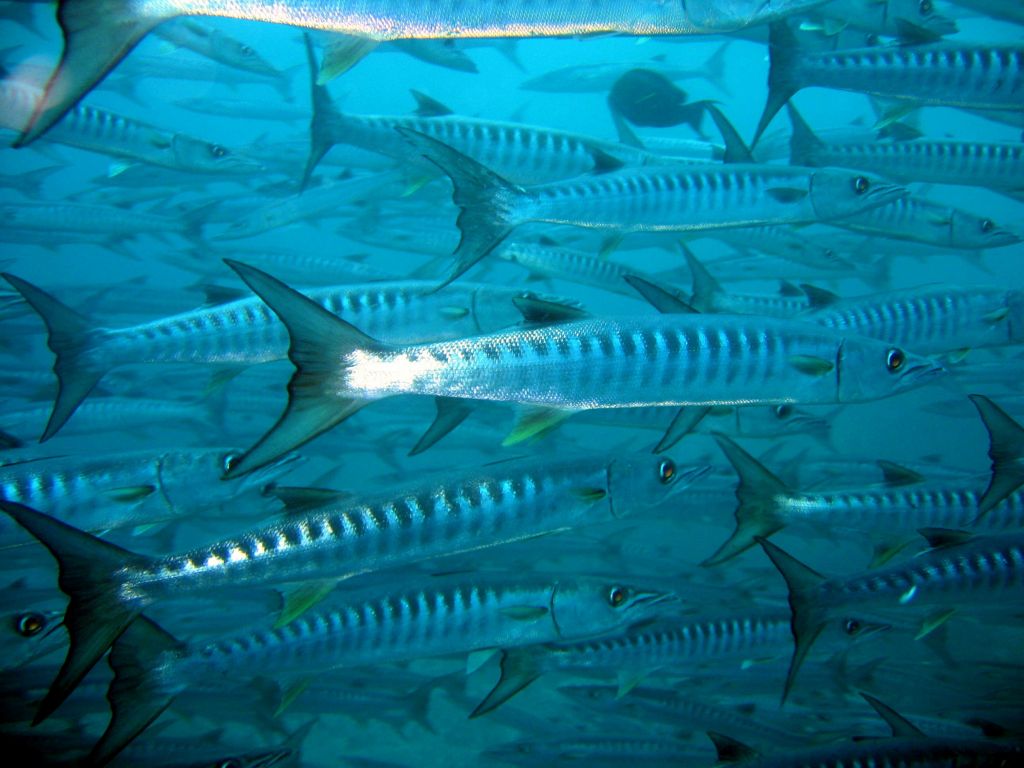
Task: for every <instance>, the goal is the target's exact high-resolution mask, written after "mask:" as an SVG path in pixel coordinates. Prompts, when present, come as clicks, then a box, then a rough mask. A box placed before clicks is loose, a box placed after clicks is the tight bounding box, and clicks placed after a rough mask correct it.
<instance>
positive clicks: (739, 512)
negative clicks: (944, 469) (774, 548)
mask: <svg viewBox="0 0 1024 768" xmlns="http://www.w3.org/2000/svg"><path fill="white" fill-rule="evenodd" d="M715 440H716V441H717V442H718V445H719V447H720V448H721V449H722V452H723V453H724V454H725V456H726V458H728V459H729V462H730V463H731V464H732V466H733V468H734V469H735V470H736V474H737V475H739V479H740V481H739V485H738V486H737V488H736V500H737V506H736V512H735V515H736V528H735V530H734V531H733V533H732V535H731V536H730V537H729V539H728V540H727V541H726V542H725V543H724V544H722V546H720V547H719V548H718V550H717V551H716V552H715V553H714V554H713V555H712V556H711V557H709V558H708V559H707V560H705V561H704V565H709V566H710V565H720V564H721V563H724V562H726V561H727V560H731V559H732V558H734V557H736V556H737V555H739V554H741V553H742V552H745V551H746V550H748V549H750V548H751V547H753V546H754V544H755V540H756V539H757V538H758V537H761V538H768V537H769V536H772V535H773V534H775V533H777V532H778V531H781V530H782V529H783V528H787V527H789V526H791V525H796V526H804V527H810V528H812V529H816V530H818V531H822V532H832V531H856V532H858V533H860V534H863V535H866V536H871V537H873V538H876V539H878V537H879V534H881V535H882V536H885V537H886V538H887V540H882V541H881V542H880V547H879V549H877V550H876V555H875V562H874V564H876V565H877V564H879V563H880V562H884V561H885V560H886V559H888V558H891V557H892V556H893V555H895V554H896V553H897V552H899V550H900V549H902V548H903V546H905V544H906V542H905V541H901V540H900V538H899V537H900V536H901V534H902V535H904V536H905V535H906V534H908V533H913V532H914V531H916V530H918V529H920V528H933V527H934V528H961V527H968V526H970V527H977V528H979V529H980V530H982V531H1001V530H1014V529H1017V528H1024V494H1022V493H1020V492H1013V493H1011V494H1009V495H1008V496H1007V497H1006V498H1004V499H1002V500H1001V501H1000V502H999V503H998V504H997V505H995V506H994V508H992V509H991V510H990V511H989V510H986V513H985V514H982V511H981V510H982V507H981V500H982V498H983V497H984V495H985V494H984V492H983V489H982V488H980V487H976V488H971V487H967V483H968V482H969V481H961V482H958V483H956V484H954V485H950V484H943V485H935V484H913V485H910V486H908V487H882V488H877V487H876V488H864V489H851V490H836V491H825V492H814V493H812V492H804V491H798V490H795V489H792V488H790V487H788V486H787V485H786V483H784V482H782V481H781V480H780V479H779V478H778V477H776V476H775V475H774V474H772V473H771V472H770V471H769V470H768V469H767V468H766V467H765V466H764V465H763V464H761V463H760V462H759V461H758V460H757V459H755V458H754V457H753V456H751V455H750V454H749V453H747V452H746V451H744V450H743V449H742V448H740V447H739V446H738V445H736V443H734V442H733V441H732V440H730V439H729V438H728V437H726V436H725V435H722V434H716V435H715Z"/></svg>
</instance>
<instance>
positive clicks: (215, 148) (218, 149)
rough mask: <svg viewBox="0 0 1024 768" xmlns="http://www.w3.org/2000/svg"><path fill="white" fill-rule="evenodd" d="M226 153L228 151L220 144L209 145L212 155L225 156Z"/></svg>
mask: <svg viewBox="0 0 1024 768" xmlns="http://www.w3.org/2000/svg"><path fill="white" fill-rule="evenodd" d="M227 153H228V151H227V150H226V149H224V147H222V146H221V145H220V144H211V145H210V154H211V155H213V156H214V157H225V156H226V155H227Z"/></svg>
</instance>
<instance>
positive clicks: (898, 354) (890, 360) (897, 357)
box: [885, 347, 907, 373]
mask: <svg viewBox="0 0 1024 768" xmlns="http://www.w3.org/2000/svg"><path fill="white" fill-rule="evenodd" d="M906 361H907V356H906V355H905V354H903V350H902V349H897V348H896V347H893V348H892V349H890V350H889V351H888V352H886V353H885V367H886V368H887V369H888V370H889V373H896V372H897V371H899V370H900V369H901V368H902V367H903V364H904V363H905V362H906Z"/></svg>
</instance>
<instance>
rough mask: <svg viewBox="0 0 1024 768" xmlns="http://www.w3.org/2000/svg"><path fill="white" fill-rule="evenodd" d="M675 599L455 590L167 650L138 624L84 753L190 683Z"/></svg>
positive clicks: (578, 581)
mask: <svg viewBox="0 0 1024 768" xmlns="http://www.w3.org/2000/svg"><path fill="white" fill-rule="evenodd" d="M672 597H673V596H672V595H671V594H669V593H666V592H655V591H650V590H642V589H638V588H635V587H631V586H628V585H620V584H616V583H609V582H606V581H598V580H588V579H585V578H565V579H557V580H552V579H551V578H547V579H544V578H541V577H534V578H533V579H527V580H522V581H516V580H505V581H498V580H492V581H490V582H489V581H486V580H483V581H477V582H461V583H460V582H457V583H456V584H454V585H451V586H445V585H441V586H433V585H431V586H427V587H425V588H422V589H418V590H412V591H409V592H405V593H395V594H388V595H385V596H382V597H378V598H373V599H370V600H368V601H361V602H354V603H350V604H348V605H345V606H343V607H340V608H338V609H335V610H331V611H329V612H326V613H321V614H316V615H307V616H305V617H303V618H300V619H298V620H296V621H294V622H292V623H290V624H287V625H285V626H283V627H280V628H278V629H275V630H262V631H257V632H255V633H247V634H243V635H238V636H234V637H226V638H222V639H218V640H215V641H212V642H209V643H204V644H201V645H197V646H195V647H182V646H181V645H180V644H178V643H175V642H173V639H172V638H170V637H169V636H168V635H167V634H166V633H165V632H163V631H162V630H161V629H160V628H159V627H157V626H156V625H154V624H152V623H151V622H149V621H148V620H147V619H145V618H143V619H140V620H139V621H137V622H136V623H135V624H133V625H132V626H131V627H129V628H128V629H127V630H126V631H125V633H124V634H123V635H122V636H121V637H120V638H119V639H118V640H117V642H116V643H115V644H114V647H113V649H112V650H111V656H110V660H111V667H112V668H113V670H114V675H115V677H114V681H113V682H112V683H111V686H110V693H109V694H108V697H109V699H110V703H111V711H112V718H111V722H110V725H109V726H108V728H107V731H106V733H105V734H104V736H103V737H102V738H101V739H100V741H99V743H98V744H97V745H96V747H95V748H94V749H93V752H92V754H91V755H90V758H91V760H92V761H93V763H94V764H98V765H102V764H104V763H105V762H106V761H107V760H109V759H110V758H112V757H113V756H114V755H116V754H117V753H118V752H119V751H120V750H121V749H123V748H124V747H125V746H127V744H128V742H129V741H130V740H131V739H133V738H134V737H135V736H137V735H138V734H139V733H140V732H141V731H142V730H143V729H144V728H145V727H146V726H147V725H148V724H149V723H150V722H152V721H153V719H154V718H155V717H156V716H157V715H159V714H160V713H161V712H162V711H163V710H164V709H166V708H167V707H168V706H169V705H170V703H171V701H172V700H173V699H174V697H175V695H176V694H177V693H178V692H181V691H183V690H185V689H187V688H188V687H189V686H190V685H195V684H202V685H209V684H210V683H211V681H220V682H221V684H223V685H228V686H236V685H238V684H239V682H240V681H239V678H240V677H241V678H243V679H244V678H247V677H255V676H258V675H265V674H267V672H268V671H269V672H272V673H273V674H276V675H281V674H289V673H296V672H307V673H309V672H316V673H319V672H322V671H323V670H325V669H329V668H332V667H339V666H346V667H354V666H360V665H366V664H383V663H389V662H397V661H406V660H410V659H417V658H422V657H425V656H437V655H443V654H454V653H466V652H469V651H474V650H477V649H484V648H515V647H518V646H521V645H529V644H534V643H548V642H556V641H571V640H578V639H581V638H585V637H592V636H595V635H601V634H606V633H608V632H610V631H613V630H615V629H618V628H621V627H624V626H627V625H628V624H630V623H634V622H638V621H642V620H644V619H647V618H650V617H651V616H654V615H656V612H657V610H658V609H657V606H658V605H659V604H661V603H663V602H665V601H666V600H668V599H670V598H672Z"/></svg>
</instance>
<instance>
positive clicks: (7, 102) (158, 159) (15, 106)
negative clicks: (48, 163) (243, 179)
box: [0, 79, 262, 175]
mask: <svg viewBox="0 0 1024 768" xmlns="http://www.w3.org/2000/svg"><path fill="white" fill-rule="evenodd" d="M42 95H43V92H42V91H41V90H39V89H37V88H33V87H32V86H30V85H27V84H23V83H19V82H17V81H15V80H10V79H8V80H4V81H3V82H0V125H2V126H3V127H4V128H9V129H11V130H15V131H20V130H21V128H22V126H24V125H25V123H26V121H27V120H28V119H29V116H30V115H31V114H32V110H33V109H34V108H35V105H36V104H37V103H38V102H39V100H40V99H41V98H42ZM46 139H47V141H52V142H54V143H57V144H64V145H65V146H68V147H77V148H79V149H85V150H89V151H90V152H98V153H100V154H103V155H109V156H111V157H117V158H123V159H125V160H137V161H139V162H143V163H149V164H150V165H158V166H161V167H163V168H173V169H174V170H177V171H192V172H196V173H224V174H241V175H244V174H252V173H255V172H257V171H259V170H261V169H262V166H261V165H260V163H258V162H257V161H256V160H253V159H250V158H247V157H245V156H243V155H240V154H238V153H237V152H235V151H232V150H231V149H228V148H227V147H225V146H223V145H221V144H216V143H214V142H209V141H203V140H202V139H197V138H194V137H192V136H188V135H186V134H184V133H176V132H174V131H167V130H164V129H162V128H157V127H155V126H152V125H148V124H147V123H143V122H141V121H139V120H133V119H131V118H128V117H123V116H121V115H118V114H115V113H113V112H108V111H107V110H104V109H97V108H96V107H91V106H86V105H82V104H80V105H78V106H76V107H74V108H73V109H72V110H70V111H69V112H68V113H67V115H66V116H65V117H64V119H63V120H61V121H60V123H59V124H58V125H56V126H54V128H53V130H52V131H50V132H49V133H48V134H47V136H46Z"/></svg>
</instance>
